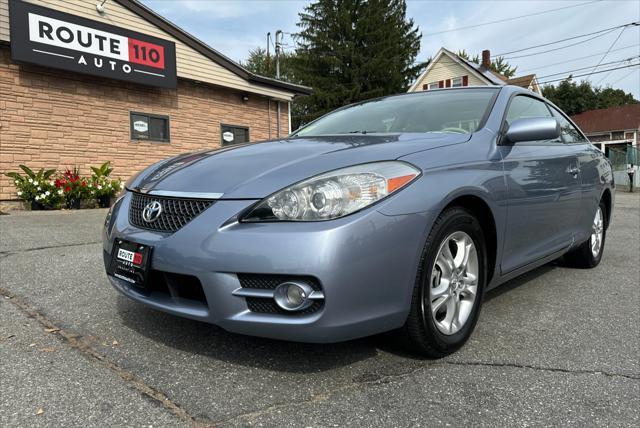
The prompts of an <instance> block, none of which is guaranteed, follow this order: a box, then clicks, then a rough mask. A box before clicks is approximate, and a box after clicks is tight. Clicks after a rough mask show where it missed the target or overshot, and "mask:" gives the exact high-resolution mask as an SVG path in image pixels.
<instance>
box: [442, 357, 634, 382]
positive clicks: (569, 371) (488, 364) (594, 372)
mask: <svg viewBox="0 0 640 428" xmlns="http://www.w3.org/2000/svg"><path fill="white" fill-rule="evenodd" d="M434 365H449V366H482V367H507V368H514V369H529V370H538V371H545V372H552V373H565V374H592V375H604V376H608V377H622V378H625V379H631V380H640V375H629V374H624V373H612V372H606V371H603V370H580V369H578V370H575V369H563V368H558V367H540V366H532V365H529V364H516V363H491V362H485V361H443V362H441V363H436V364H434Z"/></svg>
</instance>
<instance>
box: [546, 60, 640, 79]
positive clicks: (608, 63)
mask: <svg viewBox="0 0 640 428" xmlns="http://www.w3.org/2000/svg"><path fill="white" fill-rule="evenodd" d="M635 59H640V55H638V56H636V57H630V58H625V59H619V60H617V61H611V62H605V63H603V64H598V65H596V66H595V67H593V66H591V65H589V66H587V67H581V68H574V69H573V70H566V71H561V72H559V73H552V74H545V75H543V76H536V77H537V78H538V79H540V78H545V77H551V76H557V75H559V74H567V73H573V72H575V71H582V70H588V69H590V68H592V69H593V70H592V71H595V69H597V68H599V67H604V66H605V65H608V66H610V65H612V64H620V63H623V62H630V61H632V60H635Z"/></svg>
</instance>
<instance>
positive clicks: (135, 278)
mask: <svg viewBox="0 0 640 428" xmlns="http://www.w3.org/2000/svg"><path fill="white" fill-rule="evenodd" d="M152 250H153V247H151V246H148V245H145V244H140V243H137V242H133V241H128V240H125V239H116V240H115V242H114V244H113V250H112V251H111V261H110V263H109V269H108V270H107V274H109V275H111V276H113V277H115V278H118V279H121V280H123V281H125V282H128V283H129V284H131V285H133V286H136V287H138V288H146V286H147V278H148V276H149V266H150V265H151V252H152Z"/></svg>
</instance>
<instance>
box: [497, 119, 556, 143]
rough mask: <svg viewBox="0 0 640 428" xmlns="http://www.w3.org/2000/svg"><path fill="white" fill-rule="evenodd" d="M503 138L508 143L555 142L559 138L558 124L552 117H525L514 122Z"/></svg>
mask: <svg viewBox="0 0 640 428" xmlns="http://www.w3.org/2000/svg"><path fill="white" fill-rule="evenodd" d="M504 137H505V141H506V142H508V143H517V142H520V141H540V140H555V139H556V138H558V137H560V124H559V123H558V121H557V120H555V119H554V118H552V117H525V118H523V119H517V120H514V121H513V122H512V123H511V125H509V129H507V132H506V134H505V135H504Z"/></svg>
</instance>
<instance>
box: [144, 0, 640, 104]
mask: <svg viewBox="0 0 640 428" xmlns="http://www.w3.org/2000/svg"><path fill="white" fill-rule="evenodd" d="M142 2H143V3H144V4H146V5H147V6H148V7H150V8H151V9H153V10H154V11H156V12H157V13H159V14H160V15H162V16H164V17H165V18H166V19H168V20H170V21H171V22H173V23H174V24H176V25H178V26H179V27H181V28H182V29H183V30H185V31H187V32H188V33H190V34H192V35H193V36H195V37H196V38H198V39H200V40H202V41H203V42H205V43H207V44H208V45H209V46H211V47H212V48H214V49H215V50H217V51H218V52H221V53H222V54H224V55H226V56H228V57H229V58H231V59H233V60H235V61H242V60H245V59H246V57H247V54H248V52H249V50H251V49H253V48H255V47H257V46H261V47H263V48H264V47H266V35H267V32H271V34H272V35H273V34H274V33H275V32H276V30H282V31H284V32H285V36H284V44H285V49H290V50H292V49H293V48H294V45H295V43H294V40H293V38H292V36H291V34H292V33H295V32H296V31H298V27H297V26H296V24H297V22H298V13H299V12H302V11H303V10H304V7H305V6H306V5H308V4H309V1H299V0H244V1H241V0H238V1H232V0H183V1H178V0H142ZM551 9H559V10H554V11H550V12H548V13H541V12H545V11H548V10H551ZM523 15H527V16H525V17H523V18H518V19H513V20H507V21H504V22H498V23H492V24H488V25H482V26H477V27H475V28H462V29H460V28H461V27H469V26H473V25H478V24H483V23H487V22H493V21H500V20H505V19H509V18H513V17H519V16H523ZM407 18H411V19H413V20H414V22H415V23H416V24H417V25H418V27H419V28H420V31H421V32H422V42H421V46H420V47H421V49H420V54H419V55H418V60H420V61H423V60H426V59H427V58H429V57H431V56H433V55H435V54H436V52H437V51H438V49H439V48H440V47H446V48H447V49H449V50H452V51H454V52H457V51H458V50H459V49H465V50H466V51H467V52H469V53H472V54H475V53H477V54H479V53H480V52H481V51H482V50H484V49H489V50H490V51H491V54H492V55H495V54H501V53H506V52H510V51H513V50H518V49H523V48H527V47H531V46H536V45H541V44H545V43H548V42H553V41H557V40H560V39H565V38H569V37H574V36H578V35H583V34H586V33H592V32H596V31H599V30H603V29H607V28H611V27H615V26H618V25H623V24H628V23H632V22H638V21H640V1H638V0H595V1H594V0H561V1H552V0H546V1H525V0H503V1H471V0H469V1H426V0H408V1H407ZM594 36H596V37H594ZM590 38H592V39H591V40H588V41H587V39H590ZM577 42H581V43H577ZM570 44H574V46H568V47H566V48H563V49H558V50H554V51H552V52H546V53H539V52H540V51H544V50H549V49H555V48H558V47H562V46H566V45H570ZM607 51H609V52H608V53H607ZM532 53H533V54H535V55H528V56H525V57H521V58H511V59H508V62H509V63H511V64H512V65H515V66H517V67H518V70H517V72H516V76H518V75H521V74H529V73H536V74H537V75H538V80H539V81H540V82H545V81H549V80H553V79H560V78H563V77H566V76H567V75H568V74H569V73H568V72H569V71H572V70H577V71H574V72H573V74H574V75H575V74H584V73H589V72H591V71H592V70H593V67H595V66H596V65H598V63H600V64H601V66H600V67H599V68H597V69H595V71H598V70H607V69H610V68H615V67H619V66H621V65H625V64H628V63H612V62H613V61H619V60H625V59H629V58H634V57H635V58H636V63H637V62H638V59H637V58H638V57H639V56H640V26H629V27H626V28H625V29H624V30H622V29H616V30H613V31H611V32H607V33H601V34H596V35H593V36H589V37H583V38H578V39H574V40H570V41H566V42H564V43H559V44H554V45H549V46H545V47H541V48H537V49H531V50H526V51H522V52H518V53H513V54H510V55H505V57H510V56H512V57H513V56H521V55H525V54H532ZM605 54H606V55H605ZM607 63H612V64H610V65H606V64H607ZM603 64H604V65H603ZM557 73H559V74H557ZM579 79H582V78H579ZM589 79H590V81H591V83H592V84H595V85H598V86H611V87H614V88H620V89H623V90H624V91H626V92H631V93H632V94H633V95H634V96H635V98H636V99H640V67H633V68H626V69H624V68H623V69H619V70H615V71H611V72H605V73H600V74H593V75H592V76H590V77H589Z"/></svg>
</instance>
